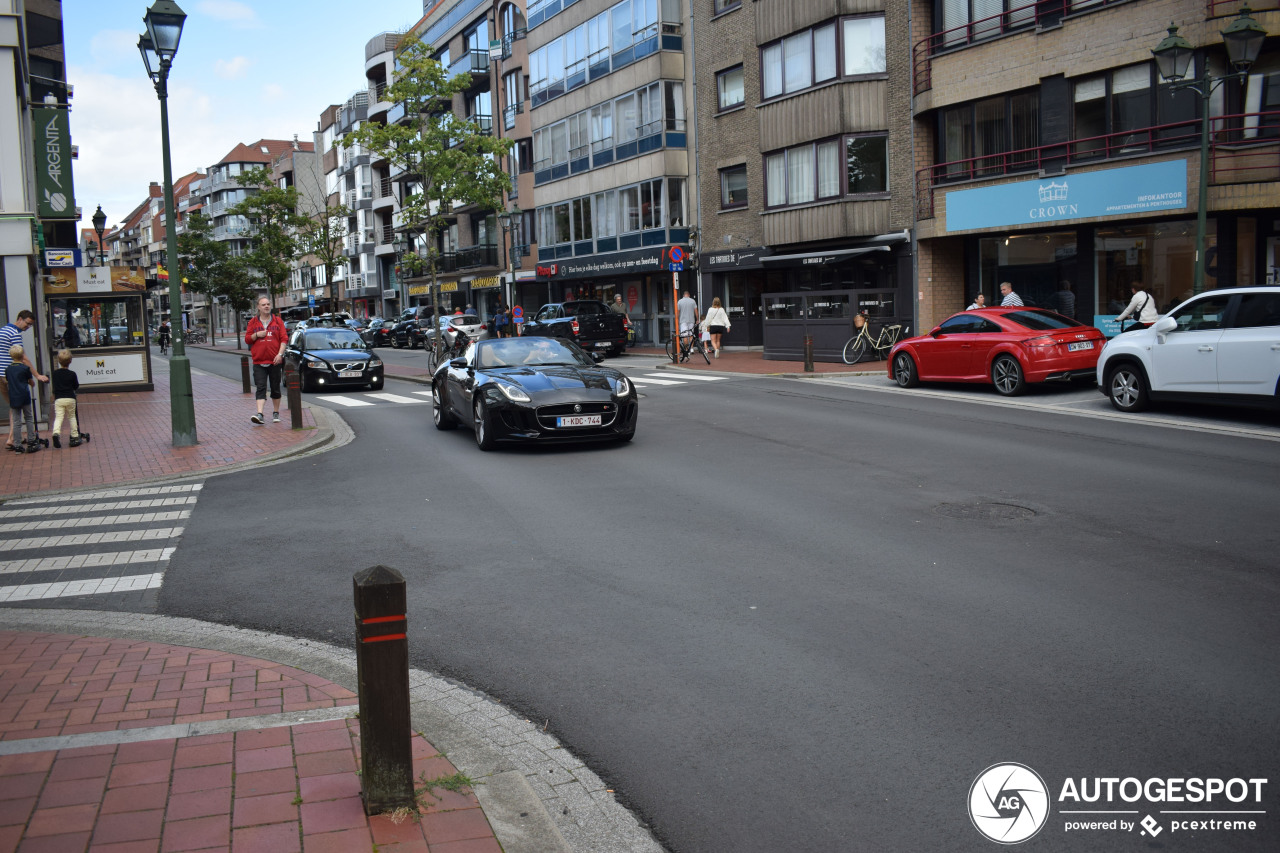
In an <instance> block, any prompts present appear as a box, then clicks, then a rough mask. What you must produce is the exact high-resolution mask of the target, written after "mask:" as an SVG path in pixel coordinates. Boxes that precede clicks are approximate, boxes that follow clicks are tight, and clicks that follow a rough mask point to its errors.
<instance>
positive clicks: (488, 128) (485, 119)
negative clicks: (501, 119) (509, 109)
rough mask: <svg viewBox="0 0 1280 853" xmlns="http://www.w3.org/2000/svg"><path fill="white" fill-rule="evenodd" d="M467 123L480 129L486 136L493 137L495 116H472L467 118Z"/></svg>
mask: <svg viewBox="0 0 1280 853" xmlns="http://www.w3.org/2000/svg"><path fill="white" fill-rule="evenodd" d="M467 121H469V122H471V123H472V124H474V125H476V126H477V127H479V128H480V132H481V133H482V134H484V135H485V136H493V116H486V115H470V116H467Z"/></svg>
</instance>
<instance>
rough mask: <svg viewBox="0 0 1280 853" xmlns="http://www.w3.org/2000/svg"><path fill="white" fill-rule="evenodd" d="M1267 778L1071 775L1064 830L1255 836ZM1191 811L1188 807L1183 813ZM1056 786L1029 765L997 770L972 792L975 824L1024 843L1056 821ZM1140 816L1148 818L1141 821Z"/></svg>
mask: <svg viewBox="0 0 1280 853" xmlns="http://www.w3.org/2000/svg"><path fill="white" fill-rule="evenodd" d="M1266 785H1267V780H1266V779H1261V778H1249V779H1242V778H1238V777H1236V778H1228V779H1224V778H1213V777H1178V778H1159V777H1149V778H1146V779H1139V778H1137V777H1134V776H1125V777H1121V776H1103V777H1083V776H1082V777H1080V778H1078V779H1077V778H1075V777H1070V776H1069V777H1067V778H1066V779H1064V780H1063V782H1062V787H1061V789H1060V790H1059V792H1058V814H1059V815H1060V816H1061V818H1062V831H1063V832H1069V833H1073V834H1080V833H1084V834H1086V835H1088V834H1094V835H1095V837H1096V834H1097V833H1108V834H1110V833H1124V834H1127V833H1136V834H1137V835H1138V836H1141V837H1146V838H1155V837H1156V836H1158V835H1159V834H1160V833H1162V832H1164V831H1166V830H1168V831H1169V833H1170V834H1171V835H1174V834H1177V833H1179V832H1198V833H1205V832H1208V833H1212V834H1214V835H1220V834H1224V833H1240V832H1244V833H1251V832H1257V831H1259V830H1260V829H1261V827H1260V826H1259V824H1260V822H1261V820H1262V819H1263V818H1264V817H1265V816H1266V814H1267V811H1266V809H1265V808H1264V807H1263V803H1264V802H1265V799H1264V793H1263V789H1264V788H1265V787H1266ZM1184 806H1185V807H1184ZM1050 807H1051V799H1050V796H1049V788H1048V786H1047V785H1045V782H1044V779H1043V778H1042V777H1041V776H1040V774H1039V773H1037V772H1036V771H1034V770H1032V769H1031V768H1030V767H1028V766H1026V765H1025V764H1018V763H1016V762H1005V763H1002V764H993V765H992V766H990V767H988V768H987V769H986V770H984V771H982V773H980V774H979V775H978V778H977V779H974V780H973V784H972V785H971V786H970V787H969V819H970V820H971V821H973V825H974V827H975V828H976V829H977V830H978V832H980V833H982V834H983V835H984V836H985V837H986V838H988V839H990V840H991V841H994V842H996V843H997V844H1020V843H1022V842H1023V841H1026V840H1028V839H1029V838H1031V837H1033V836H1034V835H1035V834H1036V833H1038V832H1039V831H1040V830H1041V829H1043V828H1044V826H1045V824H1046V823H1048V822H1049V813H1050ZM1140 815H1141V817H1139V816H1140Z"/></svg>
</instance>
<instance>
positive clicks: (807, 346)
mask: <svg viewBox="0 0 1280 853" xmlns="http://www.w3.org/2000/svg"><path fill="white" fill-rule="evenodd" d="M804 372H805V373H813V335H805V336H804Z"/></svg>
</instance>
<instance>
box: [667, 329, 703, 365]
mask: <svg viewBox="0 0 1280 853" xmlns="http://www.w3.org/2000/svg"><path fill="white" fill-rule="evenodd" d="M675 347H676V344H675V341H673V340H670V339H668V340H667V358H669V359H671V360H673V361H674V360H675V352H676V349H675ZM695 352H697V353H701V354H702V358H703V359H704V360H705V361H706V362H707V364H710V363H711V356H709V355H707V345H706V344H705V343H703V342H702V335H701V333H699V332H698V330H697V329H696V328H695V329H694V330H693V332H691V333H690V334H688V335H683V336H681V337H680V362H681V363H682V364H683V363H684V362H686V361H688V360H689V359H690V357H692V355H693V354H694V353H695Z"/></svg>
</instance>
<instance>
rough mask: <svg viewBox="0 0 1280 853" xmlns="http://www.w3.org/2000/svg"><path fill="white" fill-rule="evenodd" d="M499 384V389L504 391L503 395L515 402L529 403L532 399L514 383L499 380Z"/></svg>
mask: <svg viewBox="0 0 1280 853" xmlns="http://www.w3.org/2000/svg"><path fill="white" fill-rule="evenodd" d="M497 385H498V390H499V391H501V392H502V396H504V397H506V398H507V399H508V400H510V401H511V402H513V403H527V402H529V401H530V400H531V399H532V398H531V397H530V396H529V395H528V394H526V393H524V392H523V391H521V390H520V389H519V388H517V387H516V386H514V385H507V384H505V383H503V382H499V383H497Z"/></svg>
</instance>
